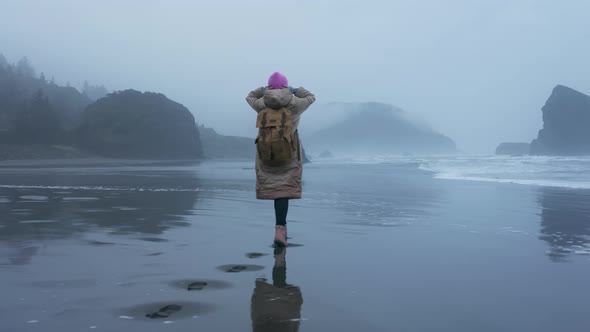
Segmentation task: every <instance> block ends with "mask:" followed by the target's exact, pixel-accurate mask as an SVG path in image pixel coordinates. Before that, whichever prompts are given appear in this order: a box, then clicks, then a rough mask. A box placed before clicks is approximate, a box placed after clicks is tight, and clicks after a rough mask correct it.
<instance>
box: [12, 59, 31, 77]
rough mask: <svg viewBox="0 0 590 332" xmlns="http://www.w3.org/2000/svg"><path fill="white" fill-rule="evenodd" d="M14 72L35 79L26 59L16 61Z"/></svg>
mask: <svg viewBox="0 0 590 332" xmlns="http://www.w3.org/2000/svg"><path fill="white" fill-rule="evenodd" d="M16 72H17V73H18V74H19V75H22V76H25V77H35V69H34V68H33V66H32V65H31V63H30V62H29V59H28V58H27V57H23V58H22V59H20V60H18V63H17V64H16Z"/></svg>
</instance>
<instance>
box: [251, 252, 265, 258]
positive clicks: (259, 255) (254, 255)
mask: <svg viewBox="0 0 590 332" xmlns="http://www.w3.org/2000/svg"><path fill="white" fill-rule="evenodd" d="M267 255H268V254H263V253H260V252H249V253H247V254H246V257H248V258H250V259H255V258H260V257H262V256H267Z"/></svg>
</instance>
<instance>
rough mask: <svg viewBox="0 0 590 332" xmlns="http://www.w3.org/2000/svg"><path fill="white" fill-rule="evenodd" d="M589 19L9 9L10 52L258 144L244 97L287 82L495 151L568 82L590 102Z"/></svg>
mask: <svg viewBox="0 0 590 332" xmlns="http://www.w3.org/2000/svg"><path fill="white" fill-rule="evenodd" d="M589 17H590V1H586V0H561V1H558V0H554V1H549V0H479V1H478V0H445V1H441V0H429V1H416V0H397V1H396V0H382V1H370V0H364V1H343V0H340V1H337V0H334V1H327V0H326V1H322V0H290V1H281V0H274V1H271V0H247V1H246V0H233V1H230V0H210V1H198V0H195V1H188V0H187V1H170V0H167V1H164V0H162V1H149V0H133V1H131V0H125V1H123V0H117V1H115V0H110V1H79V0H51V1H44V0H37V1H34V0H12V1H11V0H0V53H4V54H5V56H6V57H7V58H8V59H9V60H11V61H16V60H18V58H20V57H22V56H27V57H28V58H29V59H30V60H31V62H32V63H33V65H34V66H35V68H36V69H37V71H38V72H45V74H46V76H47V77H51V76H52V75H53V76H55V78H56V81H57V82H58V83H63V84H65V83H66V82H70V83H71V84H72V85H73V86H78V87H79V86H81V85H82V82H83V81H84V80H88V81H89V82H91V83H94V84H104V85H105V86H106V87H107V88H108V89H109V90H121V89H126V88H133V89H136V90H142V91H155V92H162V93H164V94H166V95H167V96H168V97H169V98H171V99H173V100H175V101H178V102H180V103H182V104H184V105H185V106H186V107H188V108H189V109H190V110H191V111H192V112H193V113H194V114H195V116H196V118H197V121H198V122H199V123H204V124H205V125H208V126H212V127H214V128H215V129H217V130H218V131H219V132H222V133H225V134H236V135H247V136H254V135H255V132H256V130H255V128H254V123H255V119H254V117H253V114H252V111H251V110H249V108H248V106H247V105H246V103H245V102H244V97H245V95H246V94H247V92H248V91H249V90H251V89H253V88H255V87H257V86H260V85H263V84H265V83H266V79H267V77H268V76H269V75H270V74H271V73H272V72H273V71H277V70H278V71H281V72H283V73H284V74H285V75H287V77H288V78H289V81H290V83H292V85H296V86H299V85H302V86H304V87H306V88H308V89H310V90H311V91H312V92H314V93H315V94H316V96H317V98H318V103H329V102H335V101H345V102H364V101H380V102H385V103H391V104H394V105H396V106H398V107H401V108H403V109H405V110H406V111H407V112H409V113H412V114H413V115H414V116H418V117H421V118H423V119H425V120H426V121H427V122H429V123H430V124H431V126H432V127H434V128H435V129H437V130H438V131H440V132H442V133H444V134H446V135H448V136H450V137H451V138H453V139H454V140H455V141H456V142H457V144H458V147H459V148H460V149H461V150H463V151H467V152H484V153H486V152H487V153H489V152H492V151H493V149H494V148H495V147H496V145H497V144H498V143H500V142H502V141H530V140H531V139H532V138H534V137H535V136H536V133H537V130H538V129H539V128H541V126H542V119H541V107H542V106H543V104H544V103H545V100H546V99H547V97H548V96H549V94H550V93H551V90H552V88H553V87H554V86H555V85H556V84H564V85H567V86H570V87H572V88H574V89H577V90H579V91H581V92H584V93H586V94H590V19H589ZM313 111H314V109H313V107H312V108H311V109H310V112H313ZM302 130H305V117H304V118H303V120H302Z"/></svg>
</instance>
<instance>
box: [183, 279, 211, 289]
mask: <svg viewBox="0 0 590 332" xmlns="http://www.w3.org/2000/svg"><path fill="white" fill-rule="evenodd" d="M205 287H207V282H206V281H197V282H193V283H192V284H189V285H188V287H187V290H189V291H193V290H203V288H205Z"/></svg>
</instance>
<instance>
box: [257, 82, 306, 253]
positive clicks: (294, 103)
mask: <svg viewBox="0 0 590 332" xmlns="http://www.w3.org/2000/svg"><path fill="white" fill-rule="evenodd" d="M246 101H247V102H248V104H250V106H251V107H252V108H253V109H254V110H255V111H256V112H257V113H260V112H263V111H265V112H266V111H267V110H269V109H272V110H281V109H286V110H288V113H290V126H289V127H288V128H289V129H288V131H289V133H287V134H289V135H291V136H290V137H292V142H293V146H294V147H295V149H296V151H294V153H292V157H291V158H290V160H287V161H286V162H282V163H280V164H276V163H272V162H268V161H267V160H266V159H265V160H262V158H261V156H260V153H259V152H258V151H259V149H257V153H256V198H257V199H267V200H274V206H275V217H276V225H275V239H274V242H275V244H276V245H277V246H287V211H288V209H289V199H299V198H301V175H302V172H303V163H302V160H301V145H300V143H299V135H298V133H297V127H298V125H299V118H300V116H301V113H303V112H304V111H305V110H306V109H307V108H308V107H309V106H310V105H311V104H312V103H313V102H314V101H315V96H314V95H313V94H312V93H311V92H309V91H307V90H305V89H304V88H298V89H294V88H291V87H289V82H288V81H287V78H286V77H285V76H284V75H282V74H281V73H278V72H276V73H274V74H272V75H271V76H270V78H269V79H268V85H267V86H266V87H260V88H258V89H256V90H254V91H251V92H250V93H249V94H248V96H247V97H246ZM259 138H260V137H259ZM257 142H258V140H257ZM258 144H260V142H259V143H258Z"/></svg>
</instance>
